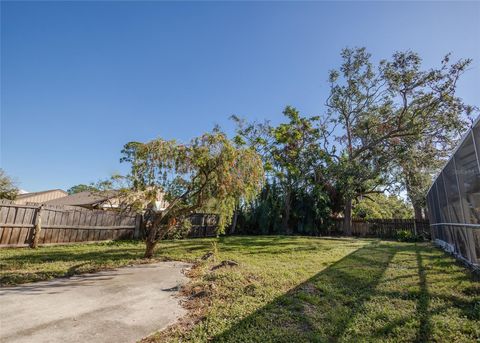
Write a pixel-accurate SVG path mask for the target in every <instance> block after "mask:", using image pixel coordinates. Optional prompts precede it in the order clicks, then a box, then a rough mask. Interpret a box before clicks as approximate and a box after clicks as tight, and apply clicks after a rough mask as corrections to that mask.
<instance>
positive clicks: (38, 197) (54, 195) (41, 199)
mask: <svg viewBox="0 0 480 343" xmlns="http://www.w3.org/2000/svg"><path fill="white" fill-rule="evenodd" d="M67 195H68V193H67V192H65V191H62V190H61V189H51V190H48V191H42V192H31V193H23V194H19V195H17V198H16V199H15V201H14V202H15V203H16V204H19V205H25V204H26V203H29V202H37V203H45V202H47V201H52V200H56V199H60V198H65V197H66V196H67Z"/></svg>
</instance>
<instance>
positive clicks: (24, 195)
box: [17, 189, 68, 200]
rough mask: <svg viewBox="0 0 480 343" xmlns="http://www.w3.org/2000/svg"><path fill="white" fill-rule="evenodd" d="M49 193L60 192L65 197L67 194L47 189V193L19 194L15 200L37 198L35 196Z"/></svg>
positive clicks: (59, 190) (61, 190) (60, 190)
mask: <svg viewBox="0 0 480 343" xmlns="http://www.w3.org/2000/svg"><path fill="white" fill-rule="evenodd" d="M50 192H62V193H64V194H65V195H68V193H67V192H65V191H64V190H63V189H49V190H47V191H41V192H30V193H23V194H19V195H17V200H20V199H25V198H30V197H34V196H37V195H42V194H46V193H50Z"/></svg>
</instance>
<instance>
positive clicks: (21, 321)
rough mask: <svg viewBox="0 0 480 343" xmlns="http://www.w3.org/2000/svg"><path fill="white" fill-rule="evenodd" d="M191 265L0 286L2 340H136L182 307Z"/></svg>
mask: <svg viewBox="0 0 480 343" xmlns="http://www.w3.org/2000/svg"><path fill="white" fill-rule="evenodd" d="M189 267H190V265H189V264H186V263H181V262H161V263H155V264H143V265H136V266H128V267H123V268H119V269H116V270H110V271H103V272H98V273H93V274H84V275H79V276H75V277H71V278H59V279H55V280H51V281H43V282H36V283H31V284H26V285H21V286H16V287H5V288H0V342H2V343H3V342H32V343H33V342H35V343H40V342H90V343H97V342H98V343H100V342H116V343H121V342H129V343H130V342H135V341H138V340H140V339H141V338H143V337H145V336H148V335H149V334H151V333H153V332H155V331H157V330H161V329H163V328H165V327H167V326H168V325H170V324H172V323H174V322H175V321H176V320H177V319H178V318H180V317H181V316H183V315H184V314H185V313H186V311H185V310H184V309H183V308H182V307H181V306H180V304H179V298H178V297H176V295H177V291H178V289H179V288H180V287H181V286H182V285H184V284H185V283H186V282H187V281H188V278H187V277H186V276H185V275H184V274H183V273H182V270H184V269H187V268H189Z"/></svg>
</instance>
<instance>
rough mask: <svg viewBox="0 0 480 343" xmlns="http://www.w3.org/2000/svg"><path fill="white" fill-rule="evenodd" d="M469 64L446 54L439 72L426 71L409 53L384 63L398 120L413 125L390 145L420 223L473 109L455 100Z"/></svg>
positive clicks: (468, 61) (404, 187) (395, 56)
mask: <svg viewBox="0 0 480 343" xmlns="http://www.w3.org/2000/svg"><path fill="white" fill-rule="evenodd" d="M470 64H471V60H470V59H466V60H459V61H457V62H455V63H450V55H446V56H445V57H444V58H443V60H442V61H441V64H440V67H438V68H433V69H429V70H422V59H421V58H420V56H419V55H418V54H416V53H414V52H411V51H407V52H397V53H395V54H394V55H393V59H392V61H390V62H383V66H382V74H383V78H384V79H385V80H386V82H387V84H388V90H389V92H390V94H391V96H392V97H393V98H395V99H398V102H399V104H398V105H397V106H396V107H395V110H396V111H397V112H398V113H397V117H398V118H399V120H405V119H404V118H405V117H406V118H407V120H410V121H412V124H409V125H410V126H411V127H412V129H413V131H414V134H409V135H403V136H401V137H398V138H396V139H394V140H393V142H392V143H393V144H394V146H395V154H394V156H395V163H396V165H397V167H398V171H399V174H400V184H401V185H402V188H403V190H405V191H406V192H407V195H408V197H409V199H410V201H411V202H412V205H413V208H414V213H415V218H416V219H417V220H420V219H422V218H423V215H422V209H423V208H425V204H426V200H425V196H426V191H427V189H428V187H429V186H430V184H431V181H432V174H433V171H435V170H437V169H438V168H439V167H440V166H441V165H442V164H443V160H444V159H445V157H447V156H449V155H450V152H451V151H452V149H453V148H454V147H455V146H456V144H457V141H458V139H459V138H460V136H461V133H462V132H463V131H464V130H465V128H466V127H467V122H468V117H469V116H470V115H471V113H472V112H473V111H474V110H475V108H473V107H471V106H467V105H465V104H463V102H462V100H461V99H460V98H458V97H457V96H456V95H455V92H456V87H457V82H458V80H459V78H460V76H461V75H462V74H463V73H464V72H465V71H466V69H467V68H468V66H469V65H470Z"/></svg>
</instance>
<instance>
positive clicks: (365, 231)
mask: <svg viewBox="0 0 480 343" xmlns="http://www.w3.org/2000/svg"><path fill="white" fill-rule="evenodd" d="M399 231H409V232H411V233H412V234H413V235H423V236H424V237H427V238H429V237H430V226H429V222H428V220H415V219H353V220H352V235H354V236H360V237H380V238H395V237H396V236H397V233H398V232H399ZM343 232H344V228H343V218H335V219H333V225H332V227H331V228H330V229H329V231H328V234H330V235H335V234H337V235H341V234H343Z"/></svg>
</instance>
